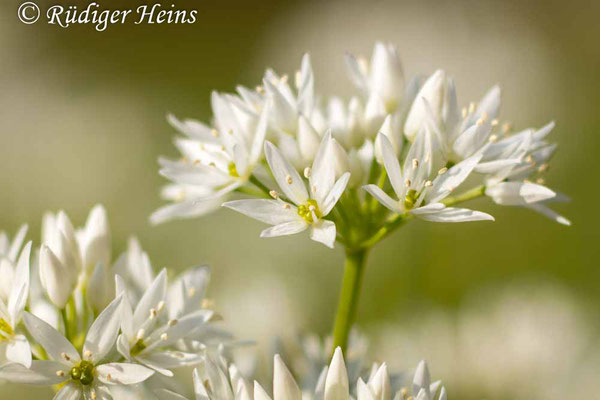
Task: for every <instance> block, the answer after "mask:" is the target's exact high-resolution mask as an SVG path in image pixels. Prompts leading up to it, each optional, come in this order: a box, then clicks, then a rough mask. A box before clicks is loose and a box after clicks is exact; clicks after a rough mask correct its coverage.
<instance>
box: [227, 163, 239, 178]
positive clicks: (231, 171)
mask: <svg viewBox="0 0 600 400" xmlns="http://www.w3.org/2000/svg"><path fill="white" fill-rule="evenodd" d="M227 169H228V171H229V175H231V176H233V177H235V178H239V177H240V174H238V171H237V168H236V167H235V163H234V162H230V163H229V165H228V166H227Z"/></svg>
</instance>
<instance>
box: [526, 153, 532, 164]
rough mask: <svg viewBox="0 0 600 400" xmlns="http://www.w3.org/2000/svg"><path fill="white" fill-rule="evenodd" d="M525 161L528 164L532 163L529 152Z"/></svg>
mask: <svg viewBox="0 0 600 400" xmlns="http://www.w3.org/2000/svg"><path fill="white" fill-rule="evenodd" d="M525 161H526V162H528V163H529V164H531V163H533V156H532V155H531V154H530V155H528V156H527V157H526V158H525Z"/></svg>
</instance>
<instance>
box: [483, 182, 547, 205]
mask: <svg viewBox="0 0 600 400" xmlns="http://www.w3.org/2000/svg"><path fill="white" fill-rule="evenodd" d="M485 194H486V196H489V197H491V198H492V199H493V200H494V202H496V203H497V204H501V205H506V206H519V205H527V204H531V203H536V202H538V201H542V200H547V199H550V198H552V197H554V196H556V193H554V192H553V191H552V190H550V189H548V188H547V187H545V186H542V185H538V184H535V183H529V182H501V183H498V184H495V185H493V186H491V187H488V188H487V189H486V190H485Z"/></svg>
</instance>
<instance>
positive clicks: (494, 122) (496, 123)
mask: <svg viewBox="0 0 600 400" xmlns="http://www.w3.org/2000/svg"><path fill="white" fill-rule="evenodd" d="M499 123H500V121H498V120H497V119H493V120H492V122H490V124H491V125H492V126H498V124H499Z"/></svg>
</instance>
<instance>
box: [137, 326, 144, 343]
mask: <svg viewBox="0 0 600 400" xmlns="http://www.w3.org/2000/svg"><path fill="white" fill-rule="evenodd" d="M145 334H146V331H145V330H144V329H143V328H141V329H140V330H139V331H137V335H136V338H137V340H142V339H144V335H145Z"/></svg>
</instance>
